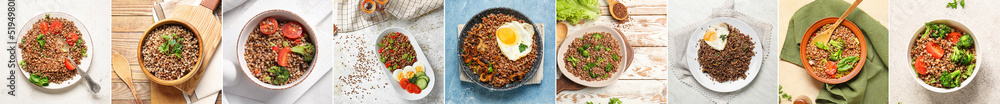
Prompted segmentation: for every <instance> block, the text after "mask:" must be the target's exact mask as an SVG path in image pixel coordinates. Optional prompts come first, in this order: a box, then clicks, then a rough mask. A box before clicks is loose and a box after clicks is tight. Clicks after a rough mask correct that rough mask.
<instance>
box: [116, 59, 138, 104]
mask: <svg viewBox="0 0 1000 104" xmlns="http://www.w3.org/2000/svg"><path fill="white" fill-rule="evenodd" d="M128 64H129V63H128V59H125V57H123V56H122V55H119V54H115V55H114V56H112V57H111V66H112V68H114V70H115V74H118V77H119V78H122V81H125V85H127V86H128V89H129V90H131V91H132V96H134V97H135V103H136V104H142V99H139V94H137V92H135V85H134V84H133V83H132V68H129V67H128Z"/></svg>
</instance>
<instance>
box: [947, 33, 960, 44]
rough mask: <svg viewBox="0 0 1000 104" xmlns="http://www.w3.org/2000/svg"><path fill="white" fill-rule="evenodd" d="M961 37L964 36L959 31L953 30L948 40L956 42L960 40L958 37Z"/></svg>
mask: <svg viewBox="0 0 1000 104" xmlns="http://www.w3.org/2000/svg"><path fill="white" fill-rule="evenodd" d="M960 37H962V34H959V33H958V32H951V33H948V37H947V38H948V40H951V42H952V43H955V42H958V38H960Z"/></svg>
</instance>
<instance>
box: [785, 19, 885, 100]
mask: <svg viewBox="0 0 1000 104" xmlns="http://www.w3.org/2000/svg"><path fill="white" fill-rule="evenodd" d="M850 6H851V4H850V3H847V2H844V1H843V0H816V1H813V2H812V3H809V4H807V5H805V6H802V8H799V10H798V11H796V12H795V14H794V15H793V16H792V19H791V20H789V22H788V33H787V36H786V38H785V42H784V43H783V45H782V48H781V56H779V57H780V58H781V59H782V60H785V61H788V62H791V63H793V64H796V65H800V66H801V65H802V60H801V59H799V43H801V42H800V41H802V37H803V34H805V31H806V30H807V29H808V28H809V26H811V25H812V24H813V23H815V22H816V21H819V20H820V19H823V18H826V17H840V15H842V14H843V13H844V11H847V8H849V7H850ZM846 19H847V20H850V21H851V22H853V23H854V24H855V25H857V26H858V28H861V32H862V33H864V35H865V39H867V41H868V56H866V58H867V60H865V66H864V68H863V69H862V70H861V72H860V73H858V75H857V76H855V77H854V79H851V80H850V81H847V82H844V83H841V84H826V85H825V86H824V88H823V90H821V91H820V93H819V95H818V96H817V97H816V102H817V103H821V104H823V103H839V104H848V103H849V104H861V103H865V104H886V103H888V101H887V99H888V98H889V96H888V92H889V90H888V86H889V85H888V83H889V80H888V78H889V74H888V71H889V70H888V67H887V65H886V63H888V62H886V61H887V59H888V53H889V52H888V43H887V41H888V40H887V39H888V33H889V31H888V29H886V28H885V27H884V26H882V24H880V23H879V22H878V21H875V19H874V18H872V17H871V16H869V15H868V14H867V13H865V12H864V11H862V10H861V9H858V8H855V10H854V11H853V12H852V13H851V14H850V15H849V16H847V18H846Z"/></svg>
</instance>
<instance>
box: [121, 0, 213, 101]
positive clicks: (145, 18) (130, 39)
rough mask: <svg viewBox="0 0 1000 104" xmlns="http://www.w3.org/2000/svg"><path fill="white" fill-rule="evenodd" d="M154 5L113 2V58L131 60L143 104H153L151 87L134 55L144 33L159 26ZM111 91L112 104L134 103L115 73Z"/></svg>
mask: <svg viewBox="0 0 1000 104" xmlns="http://www.w3.org/2000/svg"><path fill="white" fill-rule="evenodd" d="M155 2H156V0H112V2H111V32H112V34H111V35H112V38H111V43H112V48H111V49H112V54H120V55H122V56H124V57H125V59H128V61H129V68H131V69H132V81H133V82H134V85H135V89H136V91H137V92H136V93H138V95H139V98H140V99H142V102H143V103H144V104H152V102H150V99H149V98H150V86H151V84H152V83H151V81H150V80H149V79H148V78H146V76H145V75H143V74H144V73H143V72H142V69H140V68H139V60H138V58H136V54H135V53H136V50H137V49H136V46H138V45H139V39H140V38H141V37H142V33H143V32H144V31H145V30H146V29H147V28H149V26H151V25H153V23H154V22H156V21H153V20H154V18H155V17H154V15H153V11H154V10H153V7H154V6H155V5H154V3H155ZM111 88H112V89H111V91H112V93H111V98H112V100H111V102H112V103H114V104H123V103H124V104H128V103H133V102H134V101H135V98H134V97H132V93H131V92H130V91H129V89H128V86H127V85H126V84H125V82H124V81H122V79H121V78H120V77H118V74H115V73H114V72H112V83H111ZM220 94H221V93H220ZM217 96H218V97H217V98H218V99H217V100H216V104H221V103H222V98H221V96H220V95H217Z"/></svg>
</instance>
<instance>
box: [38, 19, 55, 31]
mask: <svg viewBox="0 0 1000 104" xmlns="http://www.w3.org/2000/svg"><path fill="white" fill-rule="evenodd" d="M38 28H40V29H39V30H42V34H50V32H51V31H50V30H49V28H52V27H49V23H48V22H42V23H39V24H38Z"/></svg>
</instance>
